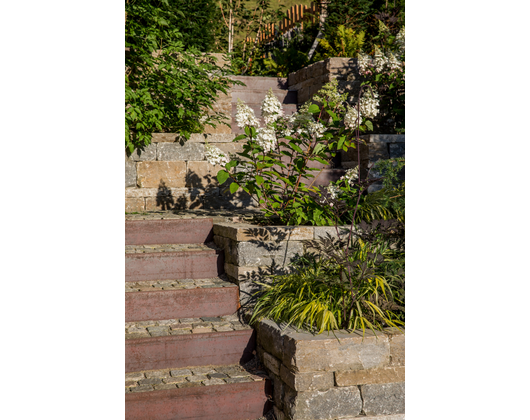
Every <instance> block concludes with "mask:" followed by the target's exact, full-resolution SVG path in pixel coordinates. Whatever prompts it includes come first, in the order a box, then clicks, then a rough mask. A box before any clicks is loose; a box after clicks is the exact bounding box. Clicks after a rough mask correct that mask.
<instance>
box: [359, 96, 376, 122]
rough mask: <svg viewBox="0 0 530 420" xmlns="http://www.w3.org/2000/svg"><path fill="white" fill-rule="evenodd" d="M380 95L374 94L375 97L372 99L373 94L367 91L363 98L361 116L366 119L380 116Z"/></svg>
mask: <svg viewBox="0 0 530 420" xmlns="http://www.w3.org/2000/svg"><path fill="white" fill-rule="evenodd" d="M378 98H379V95H378V94H377V92H374V97H372V92H371V91H370V90H365V91H364V93H363V96H362V98H361V103H360V109H361V115H362V116H363V117H364V118H375V116H376V115H377V114H379V99H378Z"/></svg>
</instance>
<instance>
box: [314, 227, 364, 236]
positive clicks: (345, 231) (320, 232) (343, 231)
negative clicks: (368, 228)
mask: <svg viewBox="0 0 530 420" xmlns="http://www.w3.org/2000/svg"><path fill="white" fill-rule="evenodd" d="M354 229H355V228H354ZM338 230H339V235H340V236H341V237H342V238H343V239H346V238H348V235H349V234H350V226H339V227H338ZM313 232H314V235H315V236H314V239H319V238H327V236H328V234H329V235H330V236H331V237H332V238H337V237H338V236H337V229H336V228H335V226H315V227H313ZM354 234H355V231H354V233H353V234H352V235H354Z"/></svg>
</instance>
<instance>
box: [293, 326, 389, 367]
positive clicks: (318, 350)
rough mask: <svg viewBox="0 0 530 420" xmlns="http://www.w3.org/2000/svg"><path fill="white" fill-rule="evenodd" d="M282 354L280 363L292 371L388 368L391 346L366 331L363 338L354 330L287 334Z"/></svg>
mask: <svg viewBox="0 0 530 420" xmlns="http://www.w3.org/2000/svg"><path fill="white" fill-rule="evenodd" d="M337 338H338V340H337ZM339 340H340V341H339ZM284 355H285V356H284V358H283V363H284V364H285V366H286V367H288V368H289V369H291V370H293V371H295V372H314V371H322V370H333V371H334V370H361V369H375V368H382V367H386V366H388V365H389V362H390V343H389V339H388V337H387V336H386V335H385V334H383V333H380V334H378V335H377V336H375V335H374V334H373V333H371V332H369V331H366V332H365V336H364V338H363V336H362V333H361V332H357V331H354V332H352V333H347V332H341V331H336V332H335V335H333V334H331V333H329V334H328V333H322V334H319V335H316V336H313V335H311V334H309V333H306V332H290V333H289V334H288V335H286V336H285V337H284Z"/></svg>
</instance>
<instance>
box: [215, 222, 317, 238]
mask: <svg viewBox="0 0 530 420" xmlns="http://www.w3.org/2000/svg"><path fill="white" fill-rule="evenodd" d="M214 234H215V235H219V236H224V237H226V238H230V239H233V240H235V241H251V240H254V241H301V240H304V239H313V227H312V226H263V227H260V226H255V225H251V224H248V223H216V224H215V225H214Z"/></svg>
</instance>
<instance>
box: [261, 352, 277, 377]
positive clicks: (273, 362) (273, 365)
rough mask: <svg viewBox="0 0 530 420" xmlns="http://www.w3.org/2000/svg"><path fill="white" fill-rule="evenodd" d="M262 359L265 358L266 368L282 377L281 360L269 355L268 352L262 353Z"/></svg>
mask: <svg viewBox="0 0 530 420" xmlns="http://www.w3.org/2000/svg"><path fill="white" fill-rule="evenodd" d="M262 357H263V364H264V365H265V367H266V368H267V369H269V370H270V371H271V372H272V373H274V374H275V375H278V376H280V364H281V362H280V360H278V359H277V358H276V357H274V356H273V355H271V354H270V353H267V352H266V351H264V352H263V353H262Z"/></svg>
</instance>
